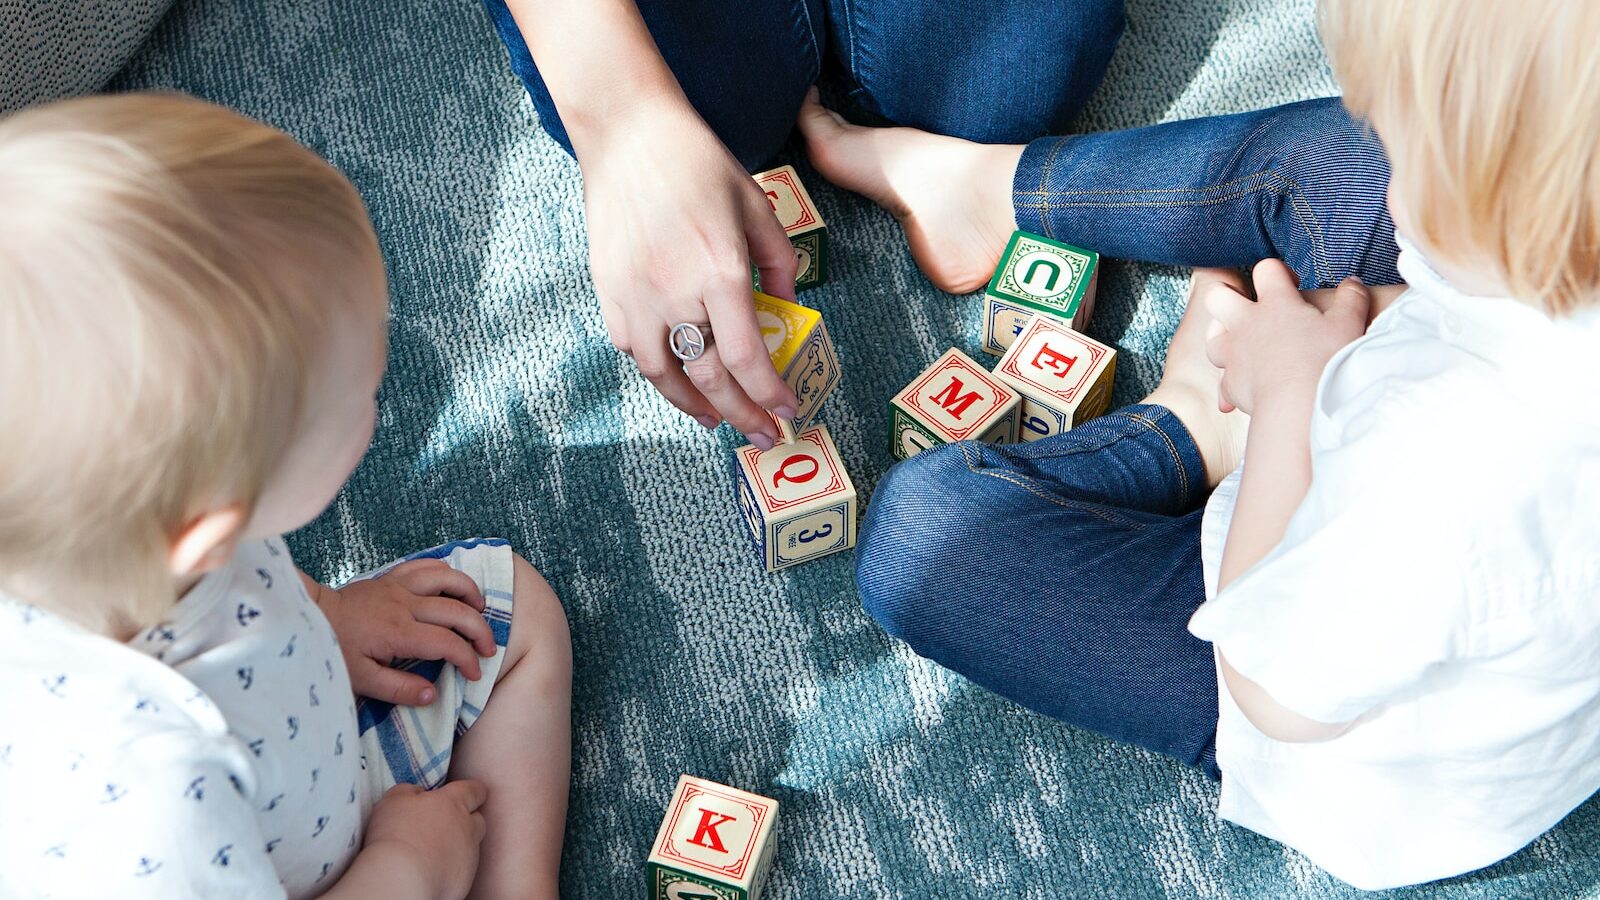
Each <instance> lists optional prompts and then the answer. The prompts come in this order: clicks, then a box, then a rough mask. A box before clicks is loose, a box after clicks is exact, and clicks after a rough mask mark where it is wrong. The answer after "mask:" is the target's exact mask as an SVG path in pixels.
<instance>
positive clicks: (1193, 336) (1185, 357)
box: [1145, 269, 1250, 487]
mask: <svg viewBox="0 0 1600 900" xmlns="http://www.w3.org/2000/svg"><path fill="white" fill-rule="evenodd" d="M1216 282H1223V283H1225V284H1229V285H1232V286H1234V287H1236V288H1239V289H1240V290H1243V289H1244V280H1243V279H1242V278H1240V277H1239V274H1238V273H1237V272H1234V271H1233V270H1231V269H1195V270H1194V283H1193V284H1192V285H1191V286H1190V288H1189V307H1188V309H1186V310H1184V312H1183V321H1182V322H1180V323H1178V330H1177V333H1175V334H1174V335H1173V336H1172V344H1171V345H1170V346H1168V347H1167V365H1166V368H1165V369H1164V370H1163V371H1162V373H1161V383H1160V384H1159V385H1157V386H1156V389H1155V390H1154V391H1152V392H1151V393H1150V396H1149V397H1147V398H1145V402H1146V403H1154V404H1156V405H1158V406H1164V407H1166V408H1167V409H1169V410H1171V411H1172V413H1173V415H1175V416H1177V417H1178V421H1180V422H1182V423H1183V425H1184V427H1185V428H1187V429H1189V435H1190V437H1192V438H1194V443H1195V446H1196V447H1198V448H1199V449H1200V458H1201V459H1202V460H1203V461H1204V462H1205V466H1206V483H1207V485H1208V486H1210V487H1216V486H1217V484H1218V483H1219V482H1221V481H1222V479H1223V478H1224V477H1225V476H1227V474H1228V473H1229V472H1232V471H1233V470H1234V469H1236V468H1238V466H1239V461H1240V460H1241V459H1243V458H1244V439H1245V433H1246V432H1247V431H1249V428H1250V417H1249V416H1247V415H1245V414H1244V413H1242V412H1239V411H1237V410H1235V411H1233V412H1228V413H1225V412H1223V411H1222V410H1221V409H1219V408H1218V406H1217V389H1218V388H1219V387H1220V386H1221V385H1222V370H1221V369H1219V368H1217V367H1216V366H1213V365H1212V364H1211V360H1210V359H1208V358H1206V337H1207V331H1208V330H1209V329H1210V327H1211V315H1210V313H1208V312H1206V305H1205V304H1204V303H1202V302H1199V301H1198V300H1197V299H1196V297H1197V296H1198V295H1199V293H1200V291H1201V289H1202V288H1204V287H1205V286H1207V285H1209V284H1214V283H1216Z"/></svg>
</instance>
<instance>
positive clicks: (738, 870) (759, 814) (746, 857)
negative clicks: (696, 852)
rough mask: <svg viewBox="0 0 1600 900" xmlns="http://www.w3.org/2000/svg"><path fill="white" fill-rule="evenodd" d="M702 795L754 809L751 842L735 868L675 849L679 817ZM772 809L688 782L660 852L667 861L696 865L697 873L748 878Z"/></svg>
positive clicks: (671, 818)
mask: <svg viewBox="0 0 1600 900" xmlns="http://www.w3.org/2000/svg"><path fill="white" fill-rule="evenodd" d="M700 794H709V795H710V796H713V797H718V798H721V799H723V800H727V801H728V802H730V803H735V804H738V805H739V806H742V807H744V808H745V809H748V810H750V813H751V818H752V819H753V820H754V824H753V825H751V826H750V840H749V841H748V842H747V843H746V844H745V847H744V852H743V853H741V854H740V855H739V858H738V859H737V860H735V861H734V862H733V863H732V864H731V865H728V866H708V865H706V864H705V863H703V862H701V861H700V860H698V859H690V858H689V857H687V856H684V855H683V854H682V853H680V852H678V851H677V850H675V849H674V848H673V846H672V834H673V832H674V831H675V830H676V826H677V824H678V816H679V815H681V814H682V813H683V810H684V809H685V807H687V806H688V805H689V801H690V800H692V799H694V798H695V797H697V796H699V795H700ZM771 810H772V808H771V807H770V806H767V805H766V804H763V803H756V802H752V801H750V800H747V799H745V798H744V797H736V796H734V795H732V794H727V793H723V792H722V791H719V790H715V789H714V788H710V787H702V786H700V785H698V784H694V783H692V782H690V783H686V784H685V785H684V786H683V793H682V794H680V795H679V796H678V802H677V803H676V804H675V805H674V806H673V807H672V811H671V814H670V815H669V817H668V819H667V829H666V835H665V840H664V841H663V842H662V846H661V849H660V850H659V851H658V853H659V855H660V856H661V857H662V858H664V859H670V860H672V861H673V862H681V863H684V864H685V865H688V866H692V867H693V868H694V869H695V870H697V871H700V872H710V873H714V874H718V875H727V876H729V877H731V878H736V879H742V878H744V873H745V870H746V869H747V868H748V867H749V865H750V861H751V860H750V855H751V853H752V852H753V851H754V850H755V847H756V839H757V838H759V837H760V836H761V824H762V823H763V822H765V821H766V820H767V814H768V813H769V812H771Z"/></svg>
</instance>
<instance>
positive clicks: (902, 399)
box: [889, 348, 1020, 459]
mask: <svg viewBox="0 0 1600 900" xmlns="http://www.w3.org/2000/svg"><path fill="white" fill-rule="evenodd" d="M1019 400H1020V398H1019V397H1018V395H1017V393H1016V392H1015V391H1013V390H1012V389H1011V388H1009V387H1007V386H1006V385H1005V384H1004V383H1002V382H1000V381H998V380H997V379H995V378H994V377H993V376H992V375H990V373H989V372H988V371H987V370H985V369H984V368H983V367H982V366H980V365H978V364H977V362H975V361H973V359H972V357H970V356H968V355H966V354H965V353H962V352H961V351H960V350H956V349H954V348H952V349H950V350H948V351H946V352H945V354H944V355H943V356H941V357H939V358H938V359H937V360H935V361H934V363H933V365H931V366H929V367H928V368H927V369H925V370H923V373H922V374H921V375H918V376H917V377H916V379H915V380H913V381H912V382H911V383H910V384H908V385H906V387H905V389H904V390H902V391H900V393H898V394H896V395H894V399H892V400H890V401H889V440H890V452H891V453H892V454H894V458H895V459H910V458H911V457H913V456H915V455H917V454H918V453H920V452H922V451H923V450H926V449H928V448H929V447H932V446H935V445H937V444H949V443H953V442H955V441H965V440H981V441H988V442H990V443H994V444H1007V443H1011V442H1013V441H1015V440H1016V439H1017V410H1018V404H1019Z"/></svg>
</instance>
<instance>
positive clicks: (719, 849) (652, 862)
mask: <svg viewBox="0 0 1600 900" xmlns="http://www.w3.org/2000/svg"><path fill="white" fill-rule="evenodd" d="M777 826H778V801H776V800H773V799H771V798H770V797H763V796H761V795H759V794H752V793H750V792H749V791H741V790H739V789H738V788H731V787H728V786H727V785H725V784H717V783H716V782H715V781H707V780H705V779H704V778H695V777H694V776H692V775H681V776H679V777H678V787H677V790H674V791H673V792H672V801H671V802H670V803H668V804H667V815H666V817H665V818H663V819H662V820H661V828H660V830H658V831H657V832H656V842H655V844H653V845H652V846H651V848H650V859H649V861H648V863H647V866H648V871H649V875H650V889H649V896H650V898H651V900H761V889H762V888H763V887H764V886H765V885H766V881H767V872H768V871H770V870H771V868H772V854H773V852H774V850H775V849H776V848H777V846H778V837H777Z"/></svg>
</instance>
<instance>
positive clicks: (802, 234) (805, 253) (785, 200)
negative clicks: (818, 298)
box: [755, 166, 828, 290]
mask: <svg viewBox="0 0 1600 900" xmlns="http://www.w3.org/2000/svg"><path fill="white" fill-rule="evenodd" d="M755 179H756V184H757V185H759V186H760V187H761V190H763V191H765V192H766V195H767V203H768V204H770V205H771V206H772V213H773V215H776V216H777V217H778V224H779V225H782V226H783V233H784V234H786V235H788V236H789V243H790V244H792V245H794V261H795V276H794V286H795V290H805V289H806V288H808V287H816V286H817V285H819V284H821V283H822V282H823V279H825V278H826V277H827V268H828V226H827V224H826V223H824V222H823V221H822V213H820V212H818V211H817V204H815V203H813V202H812V200H811V195H810V194H808V193H806V186H805V185H803V184H801V183H800V176H799V174H798V173H796V172H795V170H794V166H779V167H778V168H776V169H772V170H771V171H768V172H762V173H760V174H759V175H756V176H755Z"/></svg>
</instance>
